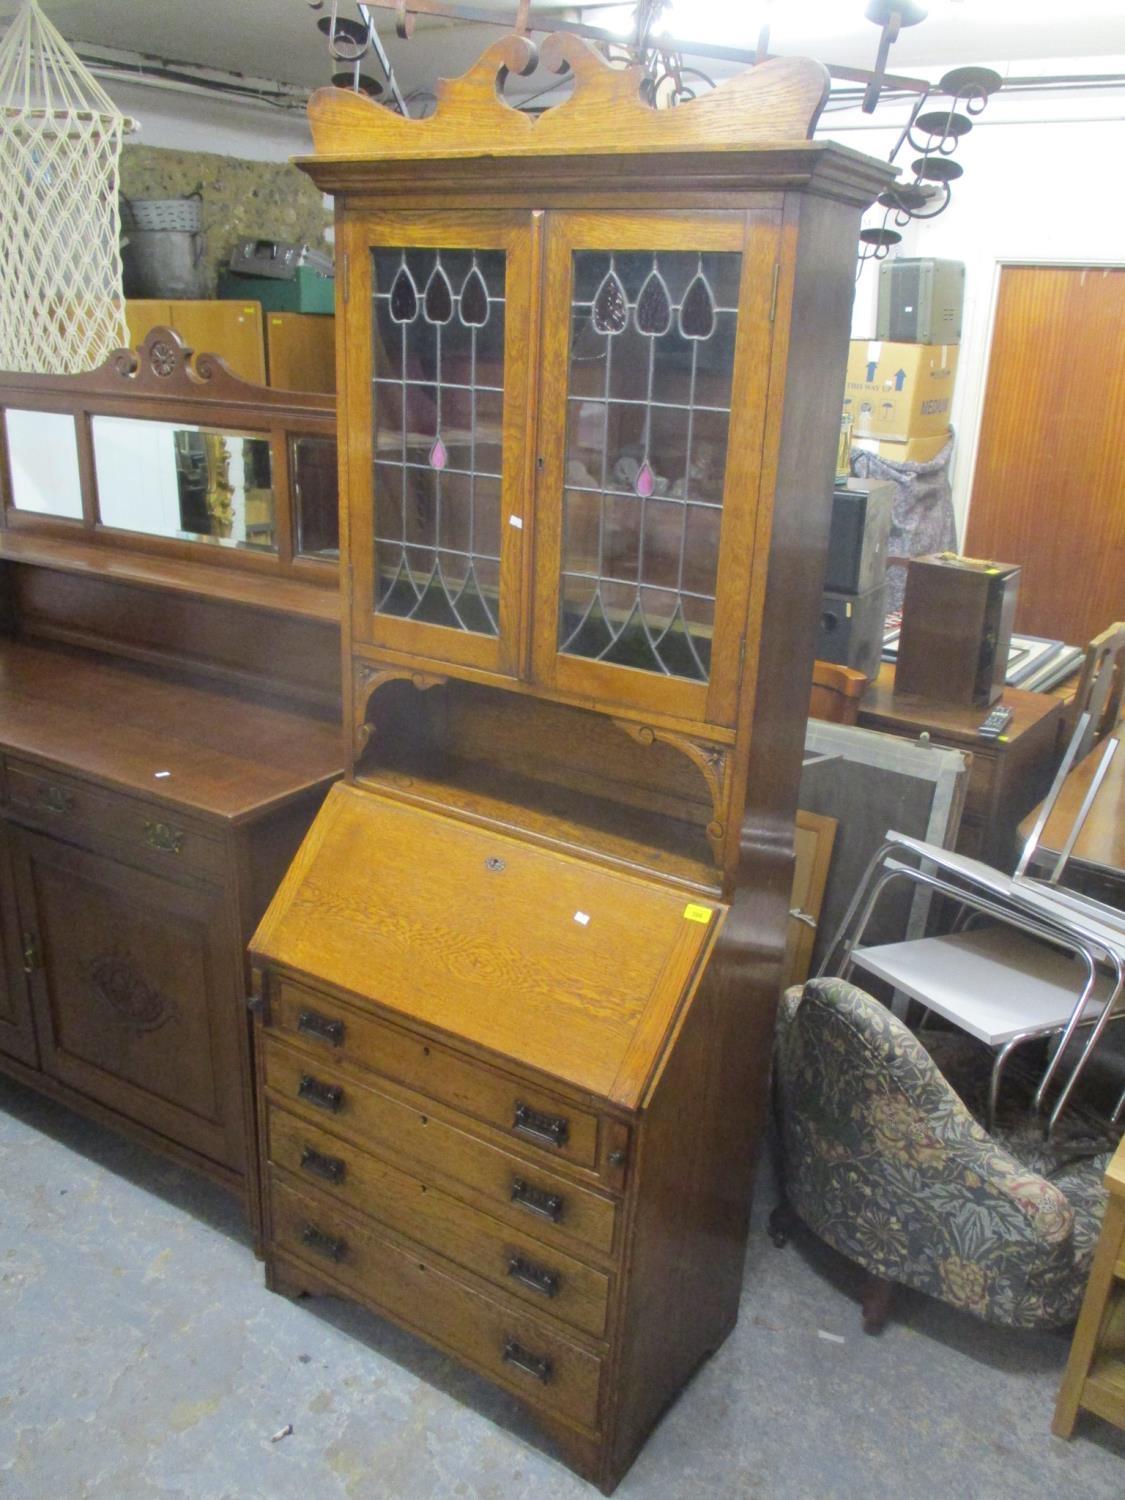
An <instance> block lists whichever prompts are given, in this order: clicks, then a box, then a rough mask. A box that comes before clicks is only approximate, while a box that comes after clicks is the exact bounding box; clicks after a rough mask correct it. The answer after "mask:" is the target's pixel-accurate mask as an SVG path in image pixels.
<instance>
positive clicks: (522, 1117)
mask: <svg viewBox="0 0 1125 1500" xmlns="http://www.w3.org/2000/svg"><path fill="white" fill-rule="evenodd" d="M512 1129H513V1130H518V1131H519V1133H520V1134H521V1135H525V1136H527V1138H528V1140H531V1141H534V1142H535V1143H536V1145H539V1146H565V1145H566V1142H567V1137H568V1136H569V1134H570V1128H569V1122H568V1121H567V1120H566V1119H564V1118H563V1116H562V1115H543V1114H540V1113H539V1111H538V1110H536V1109H532V1107H531V1105H530V1104H524V1103H523V1101H522V1100H519V1101H517V1103H516V1113H515V1117H514V1118H513V1120H512Z"/></svg>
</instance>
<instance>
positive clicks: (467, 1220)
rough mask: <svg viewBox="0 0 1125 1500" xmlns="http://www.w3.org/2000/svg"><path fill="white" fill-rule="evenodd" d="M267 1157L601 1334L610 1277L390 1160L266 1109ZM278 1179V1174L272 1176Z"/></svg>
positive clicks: (521, 1296) (547, 1310)
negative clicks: (392, 1163)
mask: <svg viewBox="0 0 1125 1500" xmlns="http://www.w3.org/2000/svg"><path fill="white" fill-rule="evenodd" d="M268 1129H269V1159H270V1162H271V1164H272V1165H273V1166H274V1167H275V1168H281V1169H282V1170H283V1171H285V1172H289V1173H291V1174H292V1175H293V1176H294V1177H295V1178H299V1179H301V1180H302V1181H304V1182H307V1183H310V1184H313V1185H315V1186H316V1187H317V1188H318V1189H319V1190H320V1191H322V1192H325V1193H328V1194H330V1195H331V1196H332V1197H333V1198H336V1199H338V1200H339V1201H340V1202H341V1203H342V1204H346V1205H347V1206H348V1207H349V1208H353V1209H358V1210H360V1211H361V1212H363V1213H366V1214H370V1215H372V1216H373V1217H374V1218H376V1219H378V1220H379V1222H380V1223H382V1224H385V1225H386V1226H387V1227H388V1228H390V1229H393V1230H394V1231H395V1232H396V1233H398V1234H403V1235H407V1236H409V1237H410V1238H412V1239H416V1240H418V1241H420V1242H421V1243H422V1244H424V1245H427V1246H428V1247H429V1248H430V1249H431V1250H434V1251H436V1252H437V1253H439V1254H441V1255H443V1256H445V1258H446V1259H447V1260H451V1261H454V1262H455V1263H456V1264H457V1265H459V1266H463V1267H464V1268H465V1269H466V1270H468V1271H473V1272H475V1273H476V1274H477V1275H478V1276H482V1277H483V1278H484V1279H485V1280H486V1281H491V1282H493V1283H494V1284H495V1285H496V1286H497V1287H498V1288H499V1289H500V1290H501V1291H503V1292H507V1293H509V1294H510V1295H511V1296H513V1297H515V1298H517V1299H518V1300H519V1301H521V1302H525V1303H526V1304H527V1305H528V1306H529V1307H530V1308H531V1309H532V1310H533V1311H535V1312H540V1313H543V1314H544V1315H548V1316H550V1317H552V1318H558V1319H560V1320H561V1321H562V1322H565V1323H570V1324H571V1325H573V1327H575V1328H580V1329H582V1331H583V1332H584V1333H588V1334H590V1335H591V1336H592V1337H593V1338H601V1337H602V1336H603V1334H604V1333H605V1324H606V1309H607V1305H608V1301H609V1277H608V1276H607V1275H606V1274H605V1273H604V1272H603V1271H595V1270H594V1269H593V1268H592V1267H590V1266H585V1265H583V1264H582V1263H581V1261H578V1260H575V1259H574V1257H573V1256H570V1255H567V1254H566V1253H565V1252H563V1251H560V1250H558V1249H557V1248H555V1247H550V1246H547V1245H544V1244H541V1243H540V1242H539V1241H537V1240H535V1239H534V1238H532V1237H531V1236H529V1235H526V1234H518V1233H516V1232H514V1231H513V1230H512V1229H511V1228H510V1227H509V1226H508V1225H506V1224H502V1223H501V1222H500V1221H499V1220H498V1219H494V1218H492V1217H491V1215H489V1214H483V1213H480V1212H479V1211H478V1210H477V1209H475V1208H470V1207H469V1205H468V1204H466V1203H461V1202H460V1201H459V1200H458V1199H456V1198H453V1197H451V1196H450V1195H449V1194H448V1193H443V1192H442V1191H441V1190H440V1189H439V1188H435V1187H430V1186H429V1185H428V1184H426V1183H424V1182H421V1181H420V1180H419V1179H418V1178H416V1177H413V1176H411V1175H409V1174H408V1173H406V1172H403V1171H400V1170H399V1169H398V1168H397V1167H393V1166H391V1165H390V1164H389V1163H388V1162H384V1161H381V1160H380V1159H379V1158H378V1157H374V1156H371V1155H369V1154H368V1153H367V1152H366V1151H361V1150H359V1149H358V1148H357V1147H355V1146H351V1145H349V1144H348V1143H347V1142H345V1141H343V1140H341V1139H339V1138H337V1137H336V1136H333V1135H329V1134H328V1133H327V1132H326V1131H324V1130H320V1129H318V1128H317V1127H316V1126H314V1125H310V1124H306V1123H305V1122H304V1121H301V1120H298V1119H297V1118H296V1117H295V1116H293V1115H290V1114H288V1113H287V1112H286V1111H285V1110H281V1109H277V1108H276V1107H274V1106H273V1105H270V1106H268ZM274 1180H275V1181H276V1174H275V1177H274Z"/></svg>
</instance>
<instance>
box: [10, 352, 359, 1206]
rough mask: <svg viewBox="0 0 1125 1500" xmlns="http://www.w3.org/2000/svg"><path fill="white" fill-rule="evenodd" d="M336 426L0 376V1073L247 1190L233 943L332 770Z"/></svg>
mask: <svg viewBox="0 0 1125 1500" xmlns="http://www.w3.org/2000/svg"><path fill="white" fill-rule="evenodd" d="M335 491H336V481H335V412H334V403H333V402H332V400H331V398H327V399H326V398H323V397H305V396H301V395H298V394H294V393H292V392H278V391H271V390H265V389H263V388H261V387H257V386H252V385H248V384H246V383H244V382H243V381H241V380H238V379H235V378H234V377H233V376H231V374H230V373H229V371H227V370H226V368H225V367H224V366H223V365H222V363H221V361H218V360H216V359H213V358H209V357H207V356H205V355H201V356H199V357H198V358H196V359H194V360H193V359H192V358H191V351H190V350H188V349H186V348H184V346H183V345H181V344H180V343H179V341H178V340H177V339H176V337H175V335H174V334H172V333H171V332H169V331H168V330H166V329H156V330H154V331H153V333H152V334H151V336H150V337H149V339H148V340H146V342H145V344H144V345H143V346H142V348H141V349H140V350H139V351H129V350H121V351H119V352H118V354H117V355H115V356H114V358H113V359H112V360H110V361H109V362H108V363H107V364H106V365H104V366H103V367H102V368H101V369H99V370H95V371H92V372H90V373H89V374H84V375H73V376H66V375H64V376H54V375H33V374H19V373H13V372H4V373H0V517H2V525H0V615H2V617H3V618H2V622H0V1070H3V1071H4V1072H6V1073H10V1074H13V1075H15V1077H17V1078H18V1079H20V1080H21V1081H22V1082H24V1083H26V1084H29V1085H30V1086H32V1087H33V1088H36V1089H39V1090H40V1091H42V1092H44V1093H47V1094H50V1095H52V1096H53V1097H55V1098H58V1099H61V1100H62V1101H63V1102H65V1103H66V1104H68V1105H70V1106H72V1107H73V1108H76V1109H78V1110H81V1111H83V1112H85V1113H88V1114H91V1115H93V1116H94V1117H95V1118H97V1119H100V1120H102V1121H104V1122H105V1123H107V1124H110V1125H113V1126H114V1127H116V1128H118V1129H121V1130H124V1131H126V1132H128V1133H130V1134H133V1135H134V1136H136V1137H138V1138H139V1139H140V1140H142V1141H143V1142H145V1143H146V1144H147V1145H149V1146H152V1147H155V1148H156V1149H158V1150H161V1151H164V1152H166V1153H168V1154H169V1155H171V1156H173V1157H175V1158H176V1159H177V1160H178V1161H180V1162H183V1163H184V1164H186V1165H189V1166H192V1167H194V1168H196V1169H198V1170H200V1171H203V1172H205V1173H207V1174H209V1175H210V1176H212V1177H214V1178H216V1179H217V1180H218V1181H220V1182H222V1183H224V1184H225V1185H226V1186H227V1187H229V1188H231V1189H232V1190H234V1191H235V1192H237V1193H238V1194H239V1196H240V1198H241V1199H242V1201H243V1202H244V1203H245V1205H246V1209H247V1212H248V1214H249V1215H250V1216H251V1218H252V1219H253V1220H254V1222H255V1223H256V1222H257V1214H258V1207H259V1203H260V1194H259V1192H258V1181H257V1155H256V1144H257V1143H256V1137H255V1130H254V1108H253V1095H252V1082H253V1071H252V1068H251V1064H250V1033H249V1027H248V1025H247V1017H246V1012H245V999H246V990H247V985H248V973H247V961H246V952H245V949H246V943H247V940H248V938H249V936H250V934H251V933H252V932H253V930H254V927H255V925H256V924H257V921H258V918H259V917H260V916H261V914H262V911H263V910H264V908H265V905H266V902H267V901H268V900H269V897H270V896H271V894H272V893H273V890H274V888H275V887H276V885H277V882H278V881H279V880H280V878H281V876H282V875H283V874H284V872H285V869H286V867H287V865H288V864H289V861H290V859H291V858H292V855H293V852H294V851H295V849H296V848H297V846H298V844H299V843H300V840H301V838H302V836H303V834H304V832H305V830H306V829H307V828H308V825H309V823H310V822H311V820H312V817H313V814H314V813H315V812H316V810H317V808H318V807H319V806H320V803H321V801H322V800H323V797H324V794H325V792H326V790H327V788H328V785H329V784H330V782H331V781H332V780H333V779H334V778H335V777H336V776H337V775H338V774H339V771H340V769H341V755H340V747H339V735H338V723H339V691H338V680H339V679H338V671H337V663H338V661H339V656H338V638H339V635H338V631H339V627H338V623H337V620H338V604H337V576H336V575H337V565H336V561H335V556H334V547H335V531H336V493H335Z"/></svg>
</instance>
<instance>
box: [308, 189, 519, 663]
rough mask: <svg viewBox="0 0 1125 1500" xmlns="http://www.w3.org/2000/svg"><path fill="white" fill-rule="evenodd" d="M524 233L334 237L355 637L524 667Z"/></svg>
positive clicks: (439, 220) (441, 222) (432, 225)
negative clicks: (342, 293)
mask: <svg viewBox="0 0 1125 1500" xmlns="http://www.w3.org/2000/svg"><path fill="white" fill-rule="evenodd" d="M533 237H534V229H533V221H532V218H531V216H530V215H529V214H500V213H482V214H479V215H476V214H458V215H452V214H441V213H417V214H401V215H395V216H382V215H381V216H380V217H379V219H378V221H377V222H374V223H367V222H364V221H362V220H360V221H357V222H353V223H350V224H347V225H345V226H344V233H343V242H344V243H343V251H344V255H345V256H346V258H347V265H348V270H347V272H346V283H347V297H348V301H349V303H350V306H351V308H352V312H351V316H350V317H349V319H348V320H346V324H347V326H346V327H345V328H344V337H345V340H346V349H345V356H344V368H345V379H346V391H345V393H344V396H343V399H342V402H341V413H340V415H341V422H340V441H341V448H342V465H343V464H346V467H347V474H348V484H347V492H348V497H349V499H348V506H349V522H348V544H349V553H348V558H349V569H350V571H349V577H350V587H351V601H352V603H351V610H352V634H353V639H354V640H355V641H357V642H361V643H367V644H369V645H371V646H375V647H383V648H387V649H390V650H394V651H400V652H403V653H407V654H409V655H410V656H412V657H415V658H417V657H424V658H427V659H429V660H432V661H434V662H436V663H439V664H441V663H458V664H461V665H465V666H470V667H477V668H482V669H485V670H488V671H494V672H501V673H504V674H507V675H517V674H518V673H519V670H520V663H521V660H522V657H523V654H524V653H523V648H522V637H521V628H522V627H521V619H522V608H521V595H522V593H523V566H524V564H523V558H524V550H523V548H524V529H525V523H526V525H527V526H528V527H530V514H529V506H528V496H529V481H530V474H529V458H528V441H527V432H528V426H529V422H530V416H529V412H530V408H531V400H530V389H531V368H532V362H533V359H534V348H535V331H534V326H533V320H532V296H533V269H534V243H533ZM338 248H339V247H338Z"/></svg>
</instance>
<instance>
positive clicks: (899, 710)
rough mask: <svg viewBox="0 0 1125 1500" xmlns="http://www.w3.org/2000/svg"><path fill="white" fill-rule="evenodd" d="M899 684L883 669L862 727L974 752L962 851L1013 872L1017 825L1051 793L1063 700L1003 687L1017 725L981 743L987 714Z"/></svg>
mask: <svg viewBox="0 0 1125 1500" xmlns="http://www.w3.org/2000/svg"><path fill="white" fill-rule="evenodd" d="M894 682H895V674H894V667H893V666H891V665H890V664H889V663H886V662H884V664H883V666H882V667H881V668H880V669H879V675H878V676H877V677H876V678H875V680H874V682H872V683H871V685H870V687H869V688H868V689H867V692H866V693H865V694H864V696H863V701H862V703H861V705H860V710H859V721H858V722H859V724H860V725H861V727H862V728H864V729H877V730H879V731H881V732H882V733H883V734H897V735H900V736H902V737H903V738H905V739H917V738H918V736H919V735H920V734H923V733H925V734H928V735H929V736H930V739H931V740H932V741H933V742H934V744H935V745H946V746H949V747H950V748H952V749H954V750H967V751H969V752H970V753H971V754H972V757H973V761H972V766H971V768H970V771H969V786H968V790H967V792H966V794H965V810H964V814H963V816H962V819H961V831H960V833H959V835H958V839H957V848H958V850H959V851H960V852H961V853H962V854H971V855H974V856H975V857H977V858H978V859H984V860H987V861H988V862H989V863H990V864H993V865H996V866H997V867H999V868H1001V869H1007V868H1011V865H1012V863H1013V859H1014V855H1015V849H1016V829H1017V827H1018V825H1019V821H1020V819H1021V818H1022V817H1023V816H1024V814H1025V813H1027V812H1029V811H1030V809H1031V808H1033V807H1034V806H1035V805H1036V803H1038V802H1041V801H1042V800H1043V798H1044V797H1045V796H1046V795H1047V792H1048V791H1049V789H1050V785H1051V777H1052V775H1053V774H1054V770H1055V766H1056V764H1057V758H1058V757H1057V745H1058V730H1059V723H1060V720H1061V718H1062V714H1063V711H1064V705H1063V703H1062V701H1061V699H1058V698H1055V697H1052V696H1051V695H1050V694H1047V693H1025V692H1021V691H1020V689H1018V688H1006V689H1005V690H1004V695H1003V697H1002V698H1001V700H1000V701H1001V703H1002V704H1003V705H1004V706H1005V707H1006V708H1010V709H1012V711H1013V717H1012V722H1011V723H1010V724H1009V725H1008V728H1007V730H1006V732H1005V733H1004V734H1003V735H1002V736H1001V737H1000V739H998V740H983V739H981V738H980V736H979V735H978V734H977V730H978V728H979V727H980V724H981V721H982V720H983V719H984V717H985V715H986V714H987V712H988V710H987V709H986V708H965V707H962V706H960V705H957V704H944V703H933V702H931V701H930V700H929V699H925V698H919V697H917V696H915V695H914V694H910V693H898V694H896V693H895V690H894Z"/></svg>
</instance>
